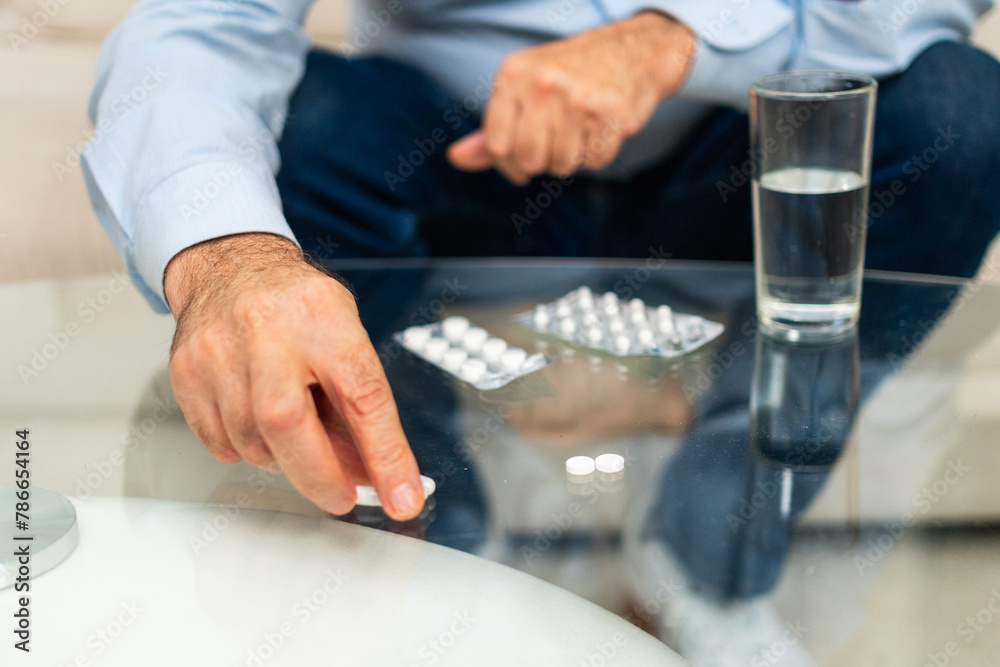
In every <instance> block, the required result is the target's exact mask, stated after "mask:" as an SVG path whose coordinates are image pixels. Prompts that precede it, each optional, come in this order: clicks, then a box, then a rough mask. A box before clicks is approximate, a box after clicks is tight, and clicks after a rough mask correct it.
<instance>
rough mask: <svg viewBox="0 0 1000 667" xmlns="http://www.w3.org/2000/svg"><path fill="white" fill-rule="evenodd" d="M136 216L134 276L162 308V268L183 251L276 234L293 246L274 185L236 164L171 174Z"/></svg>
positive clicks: (153, 192)
mask: <svg viewBox="0 0 1000 667" xmlns="http://www.w3.org/2000/svg"><path fill="white" fill-rule="evenodd" d="M135 215H136V225H135V234H134V237H133V238H132V239H131V245H132V249H133V252H134V257H135V272H136V273H137V274H138V277H139V278H140V279H141V280H142V281H143V282H144V283H145V285H146V286H147V287H148V288H149V290H150V291H152V292H153V293H154V294H155V295H156V297H158V298H159V299H160V300H161V301H162V305H163V307H165V306H166V296H165V294H164V292H163V275H164V273H165V272H166V268H167V264H168V263H169V262H170V260H171V259H173V257H174V255H176V254H177V253H179V252H181V251H182V250H184V249H185V248H189V247H191V246H193V245H195V244H197V243H201V242H202V241H208V240H211V239H215V238H219V237H222V236H229V235H231V234H245V233H252V232H266V233H270V234H276V235H278V236H283V237H284V238H287V239H288V240H290V241H292V242H293V243H296V245H298V243H297V242H296V240H295V236H294V235H293V234H292V230H291V228H290V227H289V226H288V223H287V222H286V221H285V217H284V215H283V214H282V211H281V203H280V199H279V196H278V191H277V186H276V185H275V184H274V179H273V178H271V177H270V175H269V174H268V175H267V176H266V177H265V176H264V175H263V174H255V173H254V172H253V171H251V170H250V169H249V168H247V167H246V166H245V165H241V164H240V163H239V162H235V161H233V162H216V163H208V164H199V165H197V166H193V167H189V168H187V169H184V170H183V171H180V172H178V173H176V174H173V175H172V176H170V177H169V178H168V179H166V180H165V181H163V182H161V183H160V184H159V185H157V186H156V187H155V188H153V189H152V190H151V191H150V192H149V193H148V194H147V196H146V197H145V198H144V200H143V201H142V202H141V204H140V205H139V207H138V208H137V210H136V214H135ZM153 305H154V307H156V306H158V305H160V304H153ZM157 309H158V310H159V308H157Z"/></svg>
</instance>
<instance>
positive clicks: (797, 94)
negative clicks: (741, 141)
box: [750, 70, 878, 100]
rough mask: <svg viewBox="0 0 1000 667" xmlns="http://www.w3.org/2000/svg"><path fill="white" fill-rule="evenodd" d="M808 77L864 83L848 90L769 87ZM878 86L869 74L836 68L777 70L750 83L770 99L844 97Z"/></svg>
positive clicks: (756, 91)
mask: <svg viewBox="0 0 1000 667" xmlns="http://www.w3.org/2000/svg"><path fill="white" fill-rule="evenodd" d="M807 77H826V78H828V79H838V80H841V81H856V82H859V83H861V84H863V85H861V86H860V87H858V88H850V89H847V90H825V91H824V90H818V91H815V92H801V91H791V90H776V89H774V88H771V87H768V84H771V83H773V82H775V81H778V80H782V79H804V78H807ZM877 88H878V81H876V80H875V78H874V77H871V76H868V75H867V74H855V73H853V72H839V71H836V70H792V71H789V72H776V73H774V74H767V75H765V76H761V77H758V78H756V79H754V80H753V82H752V83H751V84H750V92H751V93H755V94H757V95H761V96H763V97H766V98H768V99H788V100H796V99H837V98H842V97H856V96H859V95H867V94H869V93H871V92H872V91H874V90H876V89H877Z"/></svg>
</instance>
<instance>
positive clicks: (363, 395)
mask: <svg viewBox="0 0 1000 667" xmlns="http://www.w3.org/2000/svg"><path fill="white" fill-rule="evenodd" d="M345 405H346V407H347V409H348V410H349V411H350V412H351V414H352V416H354V417H357V418H360V419H366V418H371V417H374V416H376V415H380V414H382V413H383V412H385V411H386V409H387V408H389V406H391V405H392V391H391V390H390V389H389V385H388V384H386V383H385V382H383V381H381V380H379V379H378V378H376V377H368V378H364V379H359V380H358V381H357V382H356V383H355V384H354V386H353V387H352V389H351V392H350V394H348V395H347V396H346V397H345Z"/></svg>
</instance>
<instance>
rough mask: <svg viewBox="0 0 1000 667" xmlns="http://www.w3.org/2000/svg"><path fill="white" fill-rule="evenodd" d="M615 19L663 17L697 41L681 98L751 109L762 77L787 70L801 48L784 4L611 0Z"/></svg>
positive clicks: (763, 0) (766, 0) (774, 1)
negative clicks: (648, 13)
mask: <svg viewBox="0 0 1000 667" xmlns="http://www.w3.org/2000/svg"><path fill="white" fill-rule="evenodd" d="M606 2H607V8H608V11H609V13H610V14H611V17H612V18H613V19H623V18H627V17H629V16H632V15H633V14H635V13H637V12H641V11H644V10H652V11H658V12H663V13H664V14H667V15H669V16H671V17H673V18H674V19H676V20H677V21H679V22H680V23H682V24H684V25H685V26H687V27H688V28H689V29H690V30H691V31H692V32H693V33H694V34H695V36H696V37H697V44H696V46H695V54H694V60H693V62H692V64H691V67H690V69H689V70H688V75H687V79H686V80H685V82H684V85H683V86H682V87H681V89H680V91H679V92H678V93H677V94H678V95H679V96H682V97H685V98H688V99H692V100H695V101H698V102H707V103H710V104H724V105H727V106H732V107H736V108H739V109H745V108H746V107H747V102H748V93H747V89H748V88H749V86H750V83H751V82H752V81H753V80H754V79H756V78H757V77H759V76H763V75H765V74H771V73H773V72H778V71H782V70H783V69H785V68H786V67H787V65H788V63H789V62H791V59H792V55H793V50H794V46H795V31H794V30H793V29H792V25H793V22H794V21H795V12H794V11H793V10H792V9H791V8H790V7H789V6H787V5H785V4H784V3H782V2H780V0H749V1H747V0H744V1H734V0H704V1H701V2H690V0H606Z"/></svg>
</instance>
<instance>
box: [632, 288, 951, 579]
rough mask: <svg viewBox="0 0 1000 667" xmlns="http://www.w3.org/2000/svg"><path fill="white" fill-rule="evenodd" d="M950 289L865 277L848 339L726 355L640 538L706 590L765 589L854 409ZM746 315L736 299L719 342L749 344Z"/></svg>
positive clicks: (936, 313) (749, 311) (943, 305)
mask: <svg viewBox="0 0 1000 667" xmlns="http://www.w3.org/2000/svg"><path fill="white" fill-rule="evenodd" d="M957 293H958V289H957V288H955V287H931V286H928V285H914V284H902V283H872V282H869V283H868V284H867V285H866V286H865V297H864V300H863V302H862V314H861V322H860V326H859V332H858V337H859V339H858V341H857V343H856V344H855V343H853V342H851V341H849V342H848V344H846V345H845V344H844V343H841V344H840V345H834V346H832V347H829V348H826V349H825V350H824V351H818V352H817V351H810V349H809V348H803V349H802V350H801V351H798V352H797V351H796V350H795V349H794V346H784V345H781V344H778V345H777V347H776V346H775V344H772V343H769V342H763V341H762V342H761V343H760V344H759V345H757V346H756V352H757V354H766V355H768V356H767V358H764V359H760V358H756V359H755V356H756V355H753V354H743V355H741V356H737V357H735V358H734V361H733V363H732V365H731V366H729V368H728V369H726V371H725V372H724V373H723V374H722V375H721V377H719V378H718V380H716V381H715V382H714V384H713V385H712V387H710V388H709V389H708V391H707V392H706V393H705V394H704V396H703V397H702V398H701V400H699V401H698V402H697V403H696V405H695V410H696V413H697V422H696V425H695V427H694V428H693V430H692V432H691V433H690V434H689V435H688V437H687V438H686V439H685V441H684V444H683V445H682V447H681V449H680V450H679V451H678V453H677V455H676V456H675V457H674V458H673V459H672V460H671V461H670V463H669V465H668V467H667V469H666V471H665V473H664V475H663V479H662V480H661V483H660V490H659V497H658V501H657V502H656V503H655V504H654V507H653V510H652V512H651V513H650V516H649V518H648V521H647V524H646V528H645V531H644V533H645V535H644V538H645V539H649V540H657V541H663V542H665V543H667V544H668V545H669V547H670V549H671V551H672V552H673V553H674V554H675V556H676V557H677V559H678V560H679V561H680V562H681V564H682V565H683V566H684V568H685V570H686V571H687V572H688V573H689V574H690V575H691V576H692V578H693V579H694V580H695V581H696V582H697V583H698V584H699V585H701V586H702V587H704V588H705V589H707V590H708V591H710V592H711V593H713V594H714V595H717V596H719V597H723V598H730V597H735V598H744V597H753V596H756V595H761V594H764V593H767V592H768V591H770V590H771V589H772V588H773V587H774V586H775V585H776V584H777V582H778V579H779V577H780V574H781V568H782V566H783V564H784V560H785V555H786V550H787V546H788V539H789V535H790V533H791V531H792V529H793V528H794V524H795V521H796V519H797V518H798V516H799V515H800V514H801V513H802V512H803V511H804V510H805V509H806V508H807V507H808V506H809V504H810V503H811V502H812V500H813V499H814V498H815V496H816V494H818V493H819V491H820V490H821V489H822V487H823V484H824V483H825V481H826V479H827V476H828V474H829V472H830V471H831V470H832V467H833V465H834V464H835V463H836V460H837V458H838V457H839V456H840V454H841V453H842V451H843V448H844V446H845V445H846V438H847V436H848V434H849V433H850V431H851V429H852V427H853V425H854V417H855V415H856V412H857V409H858V406H859V405H860V404H861V403H862V402H863V401H864V400H865V399H866V398H867V397H869V396H870V395H871V394H872V393H873V392H874V390H875V388H876V387H877V386H878V385H879V384H880V383H881V382H882V381H883V380H884V379H885V378H886V377H887V376H888V375H889V374H890V373H891V372H892V370H893V364H892V363H891V361H890V360H891V359H893V358H903V357H905V356H906V355H907V354H908V353H909V351H910V343H911V341H912V340H913V339H914V336H915V334H917V333H921V335H923V334H922V332H921V331H922V328H923V327H928V326H932V325H933V323H934V322H936V321H937V320H938V318H940V316H941V315H942V314H943V313H944V311H945V310H946V309H947V307H948V305H949V304H950V303H951V301H952V299H953V298H954V297H955V295H956V294H957ZM753 313H754V304H753V303H752V301H747V302H745V303H744V304H742V305H741V306H740V307H738V308H737V309H736V310H735V312H734V317H733V318H732V320H731V322H730V326H729V329H728V330H727V332H726V334H725V336H724V337H723V339H721V340H720V341H719V342H718V343H717V346H716V347H717V348H718V349H730V345H731V344H732V342H733V341H735V340H739V341H741V342H742V343H743V346H744V349H747V350H753V349H754V347H755V345H754V342H753V341H752V340H749V339H747V338H746V337H745V334H744V333H743V332H744V331H747V330H750V329H745V328H744V325H745V324H747V323H749V322H751V321H752V318H753ZM751 329H752V328H751ZM756 335H758V334H756V332H755V331H752V333H751V337H753V336H756ZM813 350H815V348H813ZM755 371H756V375H757V377H756V380H755V378H754V374H755ZM751 389H755V390H756V391H757V395H756V396H755V397H754V399H755V400H754V402H753V403H752V402H751ZM765 392H770V393H769V395H764V393H765Z"/></svg>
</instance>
